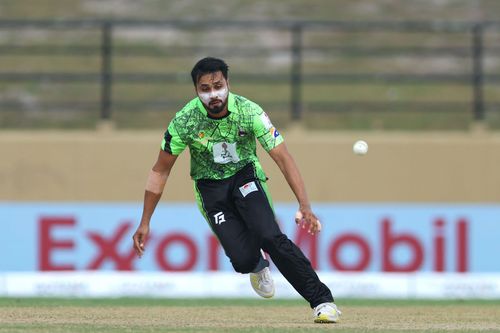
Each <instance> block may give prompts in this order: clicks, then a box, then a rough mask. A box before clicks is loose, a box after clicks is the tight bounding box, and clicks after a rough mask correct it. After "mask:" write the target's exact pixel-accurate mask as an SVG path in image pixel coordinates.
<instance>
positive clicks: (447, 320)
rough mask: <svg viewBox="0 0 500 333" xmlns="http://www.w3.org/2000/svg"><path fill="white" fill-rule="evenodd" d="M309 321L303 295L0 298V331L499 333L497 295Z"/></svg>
mask: <svg viewBox="0 0 500 333" xmlns="http://www.w3.org/2000/svg"><path fill="white" fill-rule="evenodd" d="M337 303H338V305H339V307H340V308H341V309H342V310H343V312H344V314H343V317H342V321H341V322H340V323H338V324H314V323H313V322H312V314H311V310H310V309H309V308H308V305H307V303H306V302H305V301H302V300H261V299H234V300H233V299H184V300H181V299H143V298H127V299H52V298H50V299H49V298H47V299H45V298H43V299H39V298H37V299H31V298H29V299H25V298H22V299H19V298H0V332H36V333H38V332H235V331H238V332H309V331H311V330H315V331H316V330H320V331H322V330H335V332H373V331H375V332H500V300H496V301H479V300H474V301H430V300H429V301H416V300H340V301H338V302H337Z"/></svg>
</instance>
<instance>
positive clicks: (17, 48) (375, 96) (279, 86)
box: [0, 20, 500, 121]
mask: <svg viewBox="0 0 500 333" xmlns="http://www.w3.org/2000/svg"><path fill="white" fill-rule="evenodd" d="M499 45H500V23H499V22H307V21H286V22H285V21H283V22H281V21H278V22H267V21H266V22H258V21H251V22H244V21H224V22H221V21H219V22H208V21H207V22H200V21H131V20H112V21H109V20H84V21H81V20H79V21H76V20H71V21H67V20H56V21H5V20H4V21H0V87H1V90H0V111H6V112H7V111H8V112H26V111H29V110H31V111H33V110H48V111H50V110H59V111H64V112H71V111H73V110H99V114H98V116H97V117H98V118H100V119H113V118H115V117H117V115H118V114H119V113H120V112H129V113H130V112H138V111H141V110H149V111H151V110H165V109H168V108H170V109H174V110H176V109H178V108H179V107H181V106H182V105H183V103H185V102H186V100H187V99H188V98H189V96H191V95H193V90H192V89H193V88H192V83H190V81H189V80H190V78H189V71H190V69H191V67H192V65H193V64H194V62H195V61H197V60H198V59H199V58H201V57H203V56H207V55H213V56H220V57H223V58H224V59H226V60H227V61H228V63H229V65H230V72H231V76H230V80H231V81H230V82H231V84H232V87H237V88H239V89H236V90H239V91H241V92H242V94H243V95H246V96H248V97H250V98H251V99H254V100H256V101H257V102H259V103H260V104H262V105H263V106H264V107H265V108H266V109H277V110H281V111H289V119H294V120H297V119H301V118H302V117H303V116H304V115H306V114H308V113H313V112H320V113H323V114H327V113H350V112H358V111H360V110H364V111H370V112H377V111H389V110H392V111H394V112H399V113H404V112H424V113H429V112H444V113H451V114H453V113H452V112H456V113H457V114H461V115H462V116H463V115H465V116H466V117H470V119H471V120H480V121H481V120H485V119H486V118H487V117H488V114H498V111H499V110H500V98H499V97H498V96H500V93H499V92H500V47H499ZM88 112H92V111H88Z"/></svg>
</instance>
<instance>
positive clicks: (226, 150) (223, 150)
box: [212, 142, 240, 164]
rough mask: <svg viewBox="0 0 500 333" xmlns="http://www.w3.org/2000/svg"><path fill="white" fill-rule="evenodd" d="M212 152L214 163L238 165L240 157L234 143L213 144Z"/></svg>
mask: <svg viewBox="0 0 500 333" xmlns="http://www.w3.org/2000/svg"><path fill="white" fill-rule="evenodd" d="M212 152H213V154H214V162H215V163H219V164H227V163H230V162H233V163H238V162H239V161H240V157H239V156H238V152H237V151H236V143H228V142H218V143H216V144H214V146H213V149H212Z"/></svg>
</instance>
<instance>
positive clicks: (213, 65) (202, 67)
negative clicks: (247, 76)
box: [191, 57, 229, 86]
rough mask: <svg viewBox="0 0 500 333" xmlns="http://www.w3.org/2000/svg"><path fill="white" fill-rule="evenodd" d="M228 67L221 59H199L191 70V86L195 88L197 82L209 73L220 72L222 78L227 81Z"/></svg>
mask: <svg viewBox="0 0 500 333" xmlns="http://www.w3.org/2000/svg"><path fill="white" fill-rule="evenodd" d="M228 69H229V66H228V65H227V64H226V63H225V62H224V60H222V59H218V58H213V57H206V58H203V59H201V60H200V61H198V62H197V63H196V65H194V67H193V69H192V70H191V78H192V79H193V84H194V85H195V86H196V84H197V83H198V80H199V79H200V77H201V76H203V75H205V74H209V73H216V72H219V71H220V72H221V73H222V75H223V76H224V78H225V79H226V80H227V71H228Z"/></svg>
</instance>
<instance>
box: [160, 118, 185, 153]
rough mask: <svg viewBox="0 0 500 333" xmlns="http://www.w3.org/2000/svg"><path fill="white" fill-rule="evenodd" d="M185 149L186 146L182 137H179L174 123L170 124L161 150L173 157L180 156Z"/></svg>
mask: <svg viewBox="0 0 500 333" xmlns="http://www.w3.org/2000/svg"><path fill="white" fill-rule="evenodd" d="M185 148H186V144H185V143H184V142H183V141H182V139H181V137H180V136H179V132H177V130H176V128H175V124H174V122H173V121H172V122H170V124H169V125H168V128H167V131H166V132H165V135H164V136H163V141H162V143H161V149H162V150H163V151H166V152H167V153H170V154H172V155H180V153H182V152H183V151H184V149H185Z"/></svg>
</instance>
